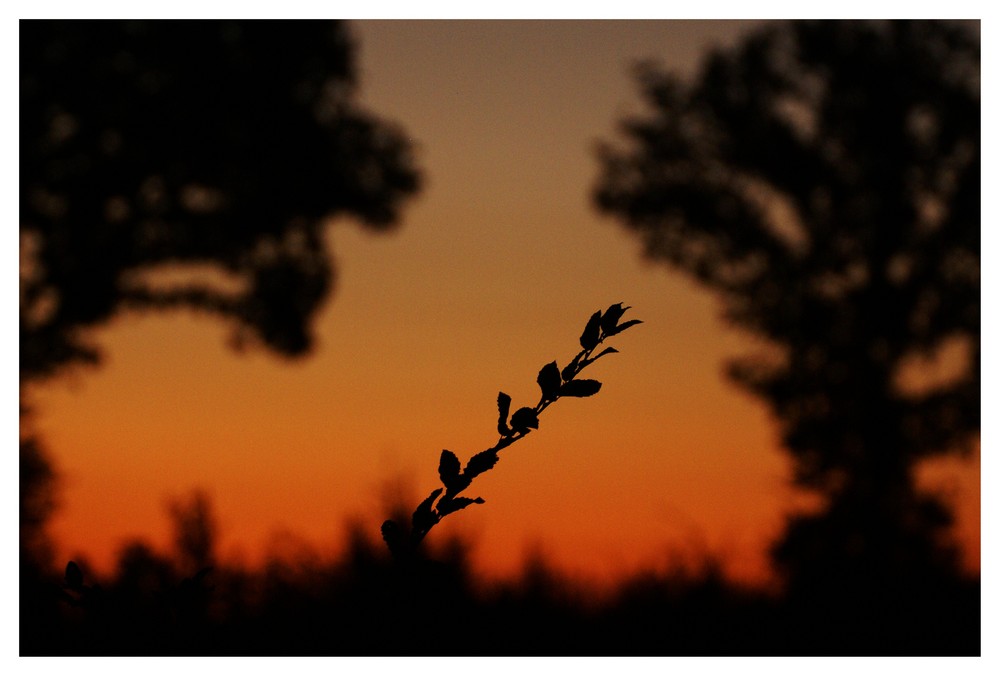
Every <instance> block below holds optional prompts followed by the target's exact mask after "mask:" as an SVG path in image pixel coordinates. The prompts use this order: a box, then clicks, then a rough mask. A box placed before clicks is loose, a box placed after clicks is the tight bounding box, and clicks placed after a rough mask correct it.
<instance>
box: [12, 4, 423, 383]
mask: <svg viewBox="0 0 1000 676" xmlns="http://www.w3.org/2000/svg"><path fill="white" fill-rule="evenodd" d="M355 79H356V76H355V69H354V55H353V50H352V46H351V43H350V40H349V36H348V34H347V32H346V30H345V29H344V27H343V26H342V25H341V24H338V23H334V22H306V21H279V22H270V21H248V22H236V21H197V22H194V21H192V22H188V21H155V22H143V21H22V22H21V23H20V158H21V159H20V233H21V237H20V249H21V257H22V261H21V312H20V336H21V378H22V381H24V380H30V379H34V378H38V377H42V376H46V375H49V374H51V373H53V372H55V371H57V370H58V369H59V368H60V367H61V366H63V365H66V364H68V363H71V362H76V361H88V362H94V361H96V359H97V351H96V349H95V348H94V346H92V345H90V344H88V343H87V342H85V339H84V336H83V335H82V333H81V331H82V330H84V329H87V328H88V327H92V326H95V325H98V324H100V323H102V322H105V321H107V320H108V319H109V318H110V317H111V316H112V315H113V314H114V313H115V312H117V311H119V310H120V309H122V308H124V307H131V308H139V309H152V308H168V307H189V308H194V309H199V310H205V311H209V312H212V313H215V314H217V315H218V316H220V317H222V318H225V319H226V320H228V321H230V322H232V323H233V324H234V326H235V329H236V332H235V339H234V342H235V343H236V344H237V345H242V344H244V343H246V342H248V341H253V342H258V343H262V344H264V345H266V346H267V347H268V348H271V349H273V350H274V351H276V352H277V353H279V354H284V355H290V356H294V355H301V354H303V353H305V352H306V351H308V350H309V348H310V345H311V338H310V323H311V320H312V318H313V317H314V316H315V314H316V311H317V309H318V308H319V307H320V305H321V304H322V302H323V300H324V299H325V298H326V296H327V295H328V293H329V291H330V287H331V283H332V279H333V270H332V264H331V261H330V260H329V258H328V256H327V255H326V253H325V251H324V247H323V242H322V226H323V223H324V220H325V219H326V218H327V217H330V216H335V215H350V216H354V217H357V218H358V219H360V220H361V221H362V222H363V223H364V224H365V225H366V226H367V227H370V228H373V229H375V230H385V229H388V228H390V227H391V226H392V225H393V223H394V222H395V221H396V219H397V218H398V215H399V210H400V207H401V205H402V203H403V202H404V201H405V200H406V199H407V198H408V197H410V196H411V195H412V194H414V193H415V191H416V190H417V188H418V175H417V172H416V169H415V167H414V164H413V160H412V157H411V149H410V144H409V141H408V139H407V138H406V136H405V135H404V134H403V133H402V132H401V131H400V130H398V129H396V128H394V127H393V126H391V125H389V124H387V123H385V122H383V121H381V120H379V119H377V118H376V117H374V116H373V115H372V114H371V113H369V112H367V111H365V110H363V109H361V108H360V107H359V106H358V105H357V104H356V103H355V102H354V100H353V98H354V95H355V89H354V85H355ZM176 264H187V265H189V266H200V269H201V270H202V272H204V270H205V269H206V268H207V270H208V271H209V273H208V274H200V276H199V275H193V276H191V277H190V278H188V279H187V280H186V281H185V282H184V283H182V284H180V285H177V284H174V285H163V284H156V283H153V282H151V280H150V278H149V276H148V274H144V273H148V272H149V271H150V270H157V269H160V268H162V267H167V266H170V265H176Z"/></svg>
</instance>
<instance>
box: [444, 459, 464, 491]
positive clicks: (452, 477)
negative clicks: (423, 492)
mask: <svg viewBox="0 0 1000 676" xmlns="http://www.w3.org/2000/svg"><path fill="white" fill-rule="evenodd" d="M461 470H462V463H460V462H459V461H458V456H456V455H455V454H454V453H452V452H451V451H449V450H447V449H445V450H443V451H441V461H440V462H439V463H438V475H439V476H440V477H441V483H443V484H444V485H445V488H447V489H448V490H449V492H450V491H451V489H452V486H455V485H456V484H457V483H458V478H459V476H458V473H459V472H460V471H461Z"/></svg>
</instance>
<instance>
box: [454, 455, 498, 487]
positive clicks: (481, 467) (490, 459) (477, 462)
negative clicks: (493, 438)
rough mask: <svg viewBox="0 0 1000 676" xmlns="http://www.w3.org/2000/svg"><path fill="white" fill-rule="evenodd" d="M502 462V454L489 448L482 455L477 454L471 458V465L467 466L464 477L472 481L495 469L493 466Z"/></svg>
mask: <svg viewBox="0 0 1000 676" xmlns="http://www.w3.org/2000/svg"><path fill="white" fill-rule="evenodd" d="M499 461H500V454H499V453H497V452H496V451H495V450H494V449H492V448H489V449H487V450H485V451H482V452H480V453H476V454H475V455H474V456H472V457H471V458H469V464H467V465H466V466H465V472H463V473H462V476H464V477H466V478H468V479H469V481H472V479H473V478H475V477H477V476H479V475H480V474H482V473H483V472H485V471H487V470H491V469H493V466H494V465H496V464H497V462H499Z"/></svg>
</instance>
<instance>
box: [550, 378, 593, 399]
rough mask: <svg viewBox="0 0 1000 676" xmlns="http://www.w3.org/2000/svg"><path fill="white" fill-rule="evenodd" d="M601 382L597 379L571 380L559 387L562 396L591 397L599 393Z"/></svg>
mask: <svg viewBox="0 0 1000 676" xmlns="http://www.w3.org/2000/svg"><path fill="white" fill-rule="evenodd" d="M600 389H601V383H600V382H599V381H597V380H587V379H584V380H570V381H569V382H567V383H563V386H562V387H561V388H560V389H559V396H561V397H589V396H592V395H594V394H597V393H598V392H599V391H600Z"/></svg>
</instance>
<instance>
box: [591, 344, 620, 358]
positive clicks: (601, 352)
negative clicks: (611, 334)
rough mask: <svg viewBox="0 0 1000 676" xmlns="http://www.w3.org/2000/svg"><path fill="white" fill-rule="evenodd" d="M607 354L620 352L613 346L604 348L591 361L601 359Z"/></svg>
mask: <svg viewBox="0 0 1000 676" xmlns="http://www.w3.org/2000/svg"><path fill="white" fill-rule="evenodd" d="M606 354H618V350H616V349H615V348H613V347H606V348H604V349H603V350H601V351H600V352H599V353H598V355H597V356H596V357H594V358H593V359H592V360H591V361H597V360H598V359H600V358H601V357H603V356H604V355H606Z"/></svg>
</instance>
